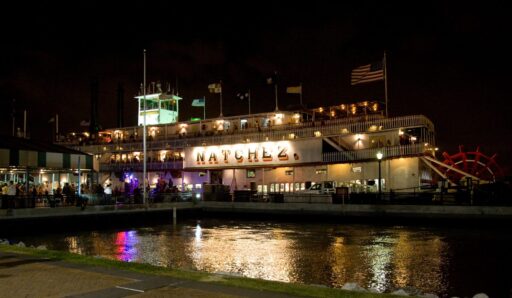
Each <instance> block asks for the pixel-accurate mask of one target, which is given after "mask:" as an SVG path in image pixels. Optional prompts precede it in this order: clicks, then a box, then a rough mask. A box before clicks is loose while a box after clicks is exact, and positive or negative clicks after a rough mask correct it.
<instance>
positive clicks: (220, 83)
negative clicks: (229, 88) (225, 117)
mask: <svg viewBox="0 0 512 298" xmlns="http://www.w3.org/2000/svg"><path fill="white" fill-rule="evenodd" d="M219 86H220V116H219V117H222V81H220V82H219Z"/></svg>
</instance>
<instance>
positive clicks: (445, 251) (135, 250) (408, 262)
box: [10, 219, 512, 297]
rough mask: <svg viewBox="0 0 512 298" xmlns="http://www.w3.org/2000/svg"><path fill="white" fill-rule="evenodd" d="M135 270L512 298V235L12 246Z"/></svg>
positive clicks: (143, 230) (105, 233)
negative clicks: (136, 265)
mask: <svg viewBox="0 0 512 298" xmlns="http://www.w3.org/2000/svg"><path fill="white" fill-rule="evenodd" d="M10 240H11V241H12V242H14V243H15V242H17V241H23V242H24V243H25V244H27V245H35V246H37V245H46V246H47V247H48V248H49V249H55V250H61V251H69V252H73V253H78V254H83V255H89V256H102V257H105V258H109V259H116V260H122V261H127V262H141V263H149V264H153V265H157V266H165V267H174V268H183V269H188V270H200V271H207V272H220V273H229V274H234V275H242V276H247V277H253V278H262V279H268V280H277V281H284V282H293V283H307V284H320V285H326V286H330V287H337V288H340V287H342V286H343V285H344V284H345V283H347V282H355V283H357V284H359V285H360V286H362V287H365V288H374V289H376V290H378V291H380V292H390V291H394V290H396V289H400V288H415V289H419V290H421V291H422V292H423V293H435V294H437V295H439V296H441V297H444V296H452V295H455V296H460V297H464V296H469V297H472V296H473V295H474V294H476V293H479V292H485V293H487V294H489V295H490V296H491V297H509V295H510V291H511V288H512V273H511V268H512V266H511V265H512V256H511V252H512V241H511V240H512V233H509V232H508V230H505V229H501V230H497V229H496V228H481V229H479V228H474V227H471V228H463V227H426V226H417V225H414V226H407V225H403V226H399V225H375V224H371V225H370V224H353V223H325V222H323V223H304V222H301V223H291V222H280V221H268V220H266V221H265V222H261V221H254V220H227V219H204V220H184V221H183V222H181V223H179V224H177V225H175V226H173V225H172V224H164V225H151V226H147V227H135V228H130V229H126V228H123V229H109V230H101V231H82V232H72V233H70V232H66V233H63V234H47V235H36V236H34V235H31V236H23V237H17V238H12V239H10Z"/></svg>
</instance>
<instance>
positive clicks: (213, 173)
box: [210, 170, 222, 184]
mask: <svg viewBox="0 0 512 298" xmlns="http://www.w3.org/2000/svg"><path fill="white" fill-rule="evenodd" d="M210 183H211V184H222V170H210Z"/></svg>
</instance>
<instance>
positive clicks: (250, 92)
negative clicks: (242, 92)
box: [249, 89, 251, 115]
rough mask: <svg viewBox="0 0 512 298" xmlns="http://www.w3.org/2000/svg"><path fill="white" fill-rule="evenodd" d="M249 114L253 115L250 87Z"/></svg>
mask: <svg viewBox="0 0 512 298" xmlns="http://www.w3.org/2000/svg"><path fill="white" fill-rule="evenodd" d="M249 115H251V89H249Z"/></svg>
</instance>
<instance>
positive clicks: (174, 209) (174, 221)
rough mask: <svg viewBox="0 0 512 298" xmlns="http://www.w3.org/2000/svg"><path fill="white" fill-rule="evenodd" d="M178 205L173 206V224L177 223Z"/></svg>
mask: <svg viewBox="0 0 512 298" xmlns="http://www.w3.org/2000/svg"><path fill="white" fill-rule="evenodd" d="M176 217H177V216H176V207H172V224H173V225H175V224H176Z"/></svg>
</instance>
